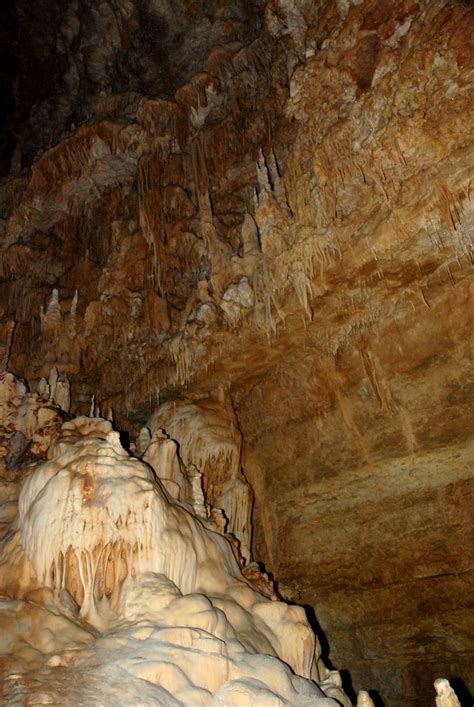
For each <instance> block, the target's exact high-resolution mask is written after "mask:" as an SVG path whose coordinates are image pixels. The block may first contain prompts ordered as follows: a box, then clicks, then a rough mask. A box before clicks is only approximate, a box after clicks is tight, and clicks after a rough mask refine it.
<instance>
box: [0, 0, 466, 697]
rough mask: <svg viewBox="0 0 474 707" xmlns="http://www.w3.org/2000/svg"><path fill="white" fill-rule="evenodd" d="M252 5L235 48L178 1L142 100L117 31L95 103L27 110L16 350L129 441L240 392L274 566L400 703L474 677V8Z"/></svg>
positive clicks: (7, 293) (9, 211) (266, 553)
mask: <svg viewBox="0 0 474 707" xmlns="http://www.w3.org/2000/svg"><path fill="white" fill-rule="evenodd" d="M79 4H80V6H81V7H82V8H83V9H84V11H85V10H86V9H87V8H86V5H87V3H79ZM87 7H88V6H87ZM150 7H151V6H150ZM239 7H240V6H239ZM239 7H237V4H235V6H234V9H231V6H230V5H227V4H226V8H221V9H217V7H216V8H214V7H213V8H212V11H209V17H208V18H207V20H206V22H207V21H208V22H210V23H211V25H212V27H215V28H216V33H217V35H218V36H217V35H216V37H215V38H214V35H213V33H212V32H211V33H210V34H207V33H203V31H202V28H203V27H204V25H205V24H206V22H205V21H204V19H203V18H202V17H201V16H200V15H199V13H200V9H199V7H198V4H196V14H195V15H194V14H193V13H194V5H193V11H192V12H191V13H190V16H189V18H187V19H186V21H185V18H184V16H183V13H182V12H181V9H182V6H181V5H179V7H178V10H177V18H176V28H172V29H171V30H169V33H168V34H166V33H164V34H162V35H160V36H161V37H162V39H161V40H160V41H163V42H164V45H166V46H168V45H167V44H166V42H168V41H169V42H171V40H172V37H173V36H175V35H174V34H173V32H174V31H175V29H176V31H177V28H178V26H180V22H181V21H182V22H183V23H184V25H185V24H186V22H188V21H189V22H191V21H192V22H193V23H194V25H193V26H195V27H196V36H197V37H198V38H199V37H200V41H201V40H202V42H203V43H201V44H200V45H199V50H198V49H197V48H196V46H194V44H193V41H192V37H191V34H192V33H191V32H186V30H185V29H183V33H184V35H185V36H188V35H189V45H186V46H185V49H184V52H183V55H182V56H183V63H182V64H180V63H179V61H177V60H176V59H172V58H171V57H172V56H173V52H171V54H170V55H169V56H170V61H173V62H174V66H175V68H176V72H175V73H173V76H172V81H173V82H175V85H173V86H172V87H171V85H168V86H167V87H164V84H163V85H160V86H158V84H157V85H156V86H154V87H153V90H152V89H151V87H150V86H151V84H150V83H149V82H148V83H147V81H148V79H147V76H148V77H152V76H155V77H156V81H158V82H159V81H163V76H164V74H163V73H162V68H160V69H159V71H158V70H157V72H156V73H153V72H151V73H149V74H147V73H146V71H143V72H142V73H141V74H140V77H139V78H137V79H136V83H135V84H134V85H133V86H131V87H128V88H127V89H124V88H123V87H122V86H121V84H120V80H119V79H120V76H122V75H124V76H130V75H131V72H130V66H129V65H126V66H124V67H123V71H124V74H120V71H119V68H120V66H119V64H117V63H116V62H115V63H114V61H115V59H114V61H112V62H111V63H110V64H107V62H106V56H109V55H108V52H109V50H110V51H111V52H112V54H111V56H112V55H113V57H115V58H116V57H117V56H118V54H117V52H116V49H114V48H111V47H109V45H108V44H107V43H106V44H105V45H104V46H103V48H102V52H100V51H99V52H98V54H99V56H98V57H97V61H99V59H100V62H102V64H101V66H105V65H107V66H108V67H109V68H108V69H107V71H108V72H109V73H107V72H106V76H105V78H106V82H107V84H108V87H107V90H106V95H105V96H104V95H101V94H100V91H101V90H102V88H101V87H100V85H99V84H100V81H99V80H98V79H97V80H96V79H94V78H91V79H90V81H89V83H88V84H87V87H86V88H84V87H83V85H82V84H80V85H79V84H77V82H76V84H77V85H76V84H75V88H74V91H75V94H74V95H75V96H76V97H77V96H82V95H84V96H86V95H87V96H88V101H89V103H87V105H91V106H93V107H92V108H91V109H90V110H92V111H93V115H92V117H91V118H90V119H87V120H83V119H84V117H85V116H82V115H80V116H79V117H78V118H74V121H75V125H74V126H70V125H66V124H65V121H66V122H68V121H69V119H71V120H73V118H69V116H70V115H72V113H71V108H70V105H72V103H71V104H69V103H67V101H66V103H67V105H66V108H65V111H64V113H61V114H59V113H57V118H56V117H55V118H54V119H51V120H48V119H46V118H42V117H41V115H42V114H41V115H40V114H36V113H34V112H33V113H32V114H31V117H29V118H28V125H29V127H28V129H26V128H25V129H24V130H23V131H22V138H21V139H22V140H23V142H24V144H26V142H25V141H27V140H30V141H31V140H33V137H34V140H33V142H32V143H31V144H34V145H35V146H36V147H35V150H37V149H38V147H39V145H42V146H43V148H44V146H45V145H46V143H44V144H43V142H42V141H43V138H44V135H43V128H44V130H46V131H49V132H51V130H53V129H54V130H53V132H54V135H52V137H51V135H49V133H48V136H49V137H48V139H49V140H52V142H53V144H54V146H53V147H52V149H50V150H49V151H46V152H44V153H43V154H39V153H38V152H36V153H35V154H36V161H35V162H34V164H33V166H32V168H31V169H23V170H21V169H20V168H19V167H18V154H17V158H16V161H15V160H12V168H11V174H10V176H9V177H8V178H7V179H5V180H3V182H2V186H1V189H0V200H1V210H2V214H3V216H4V218H3V220H2V222H1V223H0V227H1V249H2V259H1V280H0V355H1V357H2V362H3V365H4V366H5V367H6V366H8V367H9V369H10V370H13V371H15V372H17V373H19V374H21V375H23V376H26V377H27V378H28V380H29V381H30V382H31V384H32V386H33V387H35V386H36V385H37V384H38V383H39V382H40V380H41V378H44V379H46V380H47V379H49V377H50V375H51V370H54V369H57V371H58V373H59V375H61V376H63V377H64V376H67V377H68V379H69V380H70V382H71V400H72V410H73V412H74V413H87V412H88V411H89V409H90V406H91V398H92V396H94V405H95V406H96V408H97V409H98V408H100V410H101V411H102V413H103V414H108V413H109V411H110V410H111V409H113V412H114V415H115V418H116V420H117V422H118V424H119V426H121V427H122V428H125V429H128V430H130V431H131V432H137V431H138V429H139V428H140V427H141V426H142V425H143V424H145V422H146V420H147V419H148V418H149V415H150V413H152V412H153V410H154V408H155V406H156V405H157V404H158V403H160V402H161V404H164V405H167V404H168V401H169V400H174V399H179V400H184V401H187V402H188V403H189V404H193V402H195V401H198V400H203V399H210V400H214V401H219V400H223V399H224V398H225V399H227V400H229V399H230V400H231V401H232V403H233V406H234V408H235V413H236V418H237V423H238V426H239V429H240V432H241V434H242V439H243V454H242V463H243V468H244V473H245V477H246V479H247V480H248V482H249V483H250V485H251V486H252V488H253V492H254V496H255V507H254V514H253V518H254V556H255V558H256V559H262V560H263V561H264V562H265V564H266V569H267V570H268V571H270V572H272V573H273V576H274V578H275V579H276V580H277V581H278V582H279V583H280V587H281V591H282V593H283V594H285V595H287V596H288V597H292V598H294V599H295V600H297V601H301V602H304V603H307V604H308V605H310V606H312V607H317V612H318V619H319V621H320V623H321V626H322V627H323V629H324V631H325V633H326V635H327V638H328V641H329V644H330V646H331V656H332V657H333V660H334V663H335V664H336V665H337V667H338V668H342V667H344V668H347V669H348V670H349V671H350V673H351V676H352V681H353V684H354V686H355V687H356V688H357V689H360V688H362V687H364V688H367V687H368V685H367V682H366V681H365V680H364V682H363V684H362V676H363V675H365V674H366V671H368V670H370V671H371V675H372V680H371V681H370V685H369V687H373V688H374V689H376V690H377V691H378V692H379V694H380V696H381V698H382V699H383V700H384V701H385V703H386V704H387V705H392V704H393V705H398V704H400V705H401V704H404V705H411V704H413V705H424V704H427V703H428V702H429V701H430V700H431V694H432V687H431V684H432V682H433V680H434V678H435V677H437V676H438V675H440V674H443V675H445V676H446V677H449V678H459V679H460V680H463V681H464V683H465V684H466V685H467V686H468V687H469V686H470V689H471V691H472V689H473V685H472V680H473V676H472V668H471V667H470V666H471V665H472V662H473V661H472V645H471V644H470V642H469V635H470V633H472V630H471V631H470V630H469V626H470V623H469V622H470V621H472V614H470V611H471V609H470V606H469V594H470V592H471V593H472V574H471V568H472V555H471V554H470V553H471V549H472V545H473V542H472V540H473V539H472V530H471V526H472V511H471V508H472V478H473V449H472V430H473V429H474V410H473V390H474V370H473V353H474V352H473V336H472V330H473V323H474V322H473V319H474V282H473V277H472V275H473V267H472V263H473V260H472V236H471V233H472V220H473V215H472V207H471V205H470V204H471V202H470V197H469V188H470V178H471V176H470V169H471V166H472V139H471V134H470V130H469V125H470V123H472V99H471V95H472V44H471V41H472V29H473V17H472V8H470V7H469V5H468V4H466V3H463V2H436V3H434V2H425V1H423V2H415V1H414V0H404V1H403V2H381V0H366V1H364V2H362V3H357V4H356V3H352V4H350V3H342V2H341V3H339V2H338V3H333V2H316V3H315V2H309V1H306V0H298V1H297V2H296V1H295V2H286V1H284V0H271V1H269V2H267V3H266V4H265V6H264V7H262V8H261V20H259V19H258V17H257V15H256V14H255V15H254V14H252V18H253V19H251V20H250V19H248V21H247V22H245V21H244V20H242V8H240V9H239ZM157 8H158V5H157V7H156V8H155V9H156V11H157V12H158V9H157ZM71 12H72V11H71ZM161 12H162V15H163V13H165V7H164V4H163V5H162V7H161ZM225 13H227V14H225ZM239 13H240V14H239ZM86 14H87V13H86ZM165 15H166V13H165ZM224 15H225V16H226V18H227V19H226V20H225V22H224V21H223V20H222V18H223V16H224ZM84 16H85V15H84ZM163 16H164V15H163ZM61 17H62V15H61ZM121 17H122V20H123V22H125V25H126V24H127V21H126V19H124V17H125V16H121ZM220 18H221V19H220ZM122 20H121V21H122ZM221 20H222V21H221ZM91 22H92V20H91ZM94 22H95V20H94ZM130 22H132V20H130ZM260 22H261V25H260ZM125 25H124V26H125ZM184 25H183V26H184ZM91 26H94V23H93V22H92V25H88V24H87V23H86V25H84V27H83V28H82V29H81V32H83V33H84V34H83V36H84V38H86V37H87V36H88V35H87V32H91V31H92V29H91ZM127 26H128V25H127ZM206 26H207V25H206ZM103 27H104V25H103V21H101V22H99V29H100V28H102V29H101V31H102V30H103ZM130 27H131V25H130ZM199 28H201V29H199ZM86 30H87V31H86ZM198 30H199V31H198ZM97 31H99V30H97ZM114 32H115V30H114ZM117 32H118V34H120V32H119V31H118V29H117ZM204 35H205V37H204ZM81 36H82V35H81ZM111 36H115V35H114V33H113V32H112V35H111ZM117 36H118V35H117ZM120 36H121V37H122V38H121V40H120V42H122V40H123V35H120ZM214 41H216V46H214V47H213V48H211V44H212V43H213V42H214ZM217 43H218V44H217ZM117 46H118V45H117ZM147 46H148V45H147ZM149 46H150V52H149V53H148V54H147V57H146V58H142V57H141V52H142V48H140V47H137V48H136V51H135V49H134V51H132V52H131V54H130V55H129V56H130V61H136V62H138V64H140V62H143V61H145V62H150V61H154V62H155V63H156V62H158V63H157V64H156V66H158V64H159V61H161V58H160V57H158V55H157V54H155V53H153V51H151V45H149ZM120 47H122V44H120ZM117 51H118V49H117ZM175 53H176V52H175ZM74 56H75V55H74V51H72V49H71V50H70V51H69V50H68V57H69V59H71V58H72V57H74ZM69 59H68V60H69ZM97 61H96V60H94V58H93V57H92V59H91V57H90V56H89V55H87V56H85V57H84V60H83V63H82V64H80V66H81V69H80V72H82V73H83V72H87V71H88V69H87V67H88V66H89V63H88V62H92V64H90V66H92V67H93V68H94V67H95V68H97ZM100 62H99V63H100ZM138 64H137V66H138ZM140 66H141V64H140ZM110 67H112V68H110ZM160 67H162V65H161V64H160ZM195 71H198V72H199V73H194V72H195ZM160 72H161V73H160ZM82 73H81V76H82ZM84 75H85V74H84ZM101 80H102V79H101ZM104 80H105V79H104ZM154 80H155V79H154ZM150 81H151V78H150ZM181 82H184V83H182V85H179V84H181ZM178 85H179V88H178ZM175 89H177V90H176V91H175ZM174 91H175V92H174ZM65 95H66V96H68V97H70V96H71V95H72V94H71V93H70V92H69V91H66V92H65ZM45 100H46V102H48V100H49V97H48V98H47V99H45ZM68 100H69V98H68ZM74 100H75V99H74ZM71 101H72V99H71ZM38 105H40V104H38ZM48 105H50V103H48ZM88 110H89V108H88ZM68 111H69V112H68ZM50 112H51V111H50ZM35 115H36V116H37V117H35ZM55 115H56V114H55ZM66 116H68V117H67V120H66ZM65 128H67V130H68V131H69V132H68V134H65ZM28 131H30V132H28ZM31 136H33V137H31ZM44 139H45V138H44ZM20 143H21V140H20ZM56 143H57V144H56ZM48 144H49V143H48ZM46 146H47V145H46ZM25 154H26V152H25ZM20 162H21V160H20ZM23 162H24V163H25V164H26V163H27V162H28V160H26V161H25V160H23ZM20 166H21V165H20ZM76 291H77V298H76V297H75V293H76ZM41 306H42V307H43V309H42V310H41ZM224 417H225V416H224ZM219 473H220V472H219ZM321 565H322V566H324V567H325V568H327V569H328V571H327V572H326V571H325V572H324V580H323V578H322V577H323V575H322V574H321V572H320V571H319V569H318V568H319V567H320V566H321ZM353 626H355V627H356V631H355V632H354V631H352V630H351V629H352V627H353ZM467 689H468V688H466V690H467ZM466 694H467V693H466ZM466 699H467V698H466Z"/></svg>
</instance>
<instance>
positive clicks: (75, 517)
mask: <svg viewBox="0 0 474 707" xmlns="http://www.w3.org/2000/svg"><path fill="white" fill-rule="evenodd" d="M12 529H13V531H14V532H13V534H12V533H9V534H7V535H6V538H5V540H4V542H3V545H2V552H1V555H0V590H2V591H3V592H6V593H7V595H8V596H10V597H11V598H10V600H8V601H7V600H5V601H3V602H1V603H0V616H1V617H2V626H4V627H5V633H4V636H5V639H4V640H5V641H6V650H5V649H3V648H2V652H4V653H7V657H6V667H5V668H4V679H6V678H7V677H8V674H9V671H11V670H13V666H16V670H15V674H16V676H17V680H19V681H20V684H21V683H22V681H23V680H24V681H25V686H27V685H28V681H33V680H34V681H36V682H38V683H39V684H40V685H41V687H40V688H38V687H36V688H35V691H39V692H40V694H47V695H48V699H49V700H51V699H53V700H59V699H60V697H61V695H63V694H64V690H65V689H66V688H67V689H68V693H67V700H68V702H69V703H70V704H76V703H78V702H79V701H80V700H81V699H94V696H95V699H98V698H99V696H100V699H102V698H103V696H104V695H112V694H114V691H115V690H116V689H117V687H118V685H117V682H116V677H115V673H116V671H117V670H123V671H125V672H126V673H127V676H128V678H129V680H130V684H128V686H127V688H126V692H125V693H123V695H122V699H125V700H127V699H130V700H132V702H130V704H135V702H134V701H133V700H137V699H139V700H140V704H148V703H150V704H151V703H153V704H155V703H156V700H158V701H159V704H162V703H163V704H164V703H165V702H161V701H160V700H164V699H165V696H166V695H168V694H169V695H171V698H170V699H172V700H175V701H176V704H178V702H179V701H180V700H181V701H182V702H184V704H190V705H191V704H209V705H210V704H216V705H217V704H248V705H253V704H283V703H284V701H285V700H287V701H289V702H290V703H291V704H295V705H296V704H301V705H303V704H305V705H306V704H314V705H319V704H321V705H324V704H328V705H329V704H335V703H333V702H332V701H331V700H326V699H324V695H323V692H321V690H319V689H318V687H317V686H316V684H315V683H314V682H311V680H310V678H313V679H315V680H317V681H318V682H320V684H321V685H322V688H323V690H325V691H326V692H327V694H330V695H333V696H336V697H338V698H339V699H342V700H343V702H344V703H346V704H349V702H348V701H347V699H346V698H345V696H344V693H343V692H342V690H341V689H340V687H338V684H340V683H338V680H337V674H335V673H334V672H330V671H328V670H327V669H326V668H325V667H324V665H323V663H322V661H321V660H320V659H319V647H318V644H317V641H316V639H315V636H314V634H313V633H312V631H311V629H310V627H309V625H308V623H307V620H306V617H305V613H304V611H303V609H301V608H299V607H296V606H288V605H286V604H284V603H282V602H279V601H277V600H276V598H275V597H274V601H271V600H269V599H267V598H265V597H264V596H262V595H261V594H259V593H258V591H256V589H255V588H254V587H253V586H252V584H251V582H250V581H249V580H248V579H246V578H245V577H244V576H243V575H242V574H241V573H240V569H239V567H238V565H237V562H236V560H235V559H234V556H233V553H232V550H231V548H230V545H229V544H228V543H227V541H226V540H225V539H223V538H222V537H221V536H220V535H217V534H215V533H212V532H210V531H209V530H207V529H206V528H205V527H204V526H203V525H202V524H201V522H200V521H199V520H198V519H197V518H196V517H195V516H194V515H193V514H192V512H191V509H190V508H189V506H188V507H187V506H186V505H185V504H179V503H171V502H170V501H169V499H168V496H167V495H166V493H165V491H164V489H163V487H162V486H161V484H160V482H159V481H158V480H157V478H156V477H155V475H154V474H153V472H152V471H151V469H150V468H149V467H148V466H147V465H146V464H144V463H143V462H141V461H139V460H138V459H136V458H135V459H134V458H131V457H130V456H129V455H128V454H127V452H126V451H125V450H124V449H123V448H122V447H121V445H120V441H119V436H118V433H117V432H114V431H113V430H112V427H111V425H110V423H109V422H106V421H105V420H100V419H94V418H85V417H83V418H77V419H75V420H72V421H71V422H66V423H64V424H63V426H62V431H61V436H60V438H59V439H58V440H57V441H56V442H55V443H54V444H53V445H52V446H51V448H50V450H49V453H48V460H47V461H45V462H43V463H39V464H38V465H36V467H33V468H32V469H30V470H29V472H28V476H27V478H26V480H25V481H24V483H23V486H22V489H21V493H20V497H19V504H18V516H17V518H16V520H15V521H14V522H13V524H12ZM18 539H19V540H20V544H21V548H22V549H23V552H24V556H23V559H22V561H20V560H19V556H20V555H21V550H20V547H19V544H18ZM32 569H33V570H34V572H32ZM27 578H28V579H27ZM13 597H15V600H13ZM30 601H33V602H34V604H33V605H32V604H31V603H29V602H30ZM41 606H42V607H43V608H41ZM12 615H15V616H17V617H23V618H22V620H23V621H24V622H26V623H27V624H28V626H29V630H28V633H25V634H22V632H21V630H19V629H18V625H17V623H16V622H15V621H13V623H12ZM78 622H79V623H78ZM92 627H94V628H95V629H99V630H100V631H101V635H100V637H96V634H94V632H93V629H92ZM57 631H59V633H60V637H59V639H56V638H55V633H56V632H57ZM25 639H27V640H28V642H29V643H30V644H31V645H32V646H33V647H32V649H31V651H32V652H33V653H34V655H35V665H36V663H38V665H43V668H45V669H47V670H49V673H48V674H50V675H51V676H52V675H54V673H55V668H57V667H58V666H61V667H66V668H67V673H68V676H66V675H64V674H63V673H61V675H60V676H59V678H58V679H57V680H56V679H53V686H52V687H51V685H50V684H49V682H50V679H49V678H48V677H46V676H41V675H39V674H38V675H36V674H35V673H34V672H32V670H31V669H28V671H27V672H26V673H24V672H23V670H24V669H25V665H24V661H25V660H26V659H27V656H28V653H27V652H26V653H25V651H24V650H22V649H21V647H18V645H17V644H18V642H20V644H21V641H22V640H25ZM15 646H16V647H17V648H18V650H17V648H15ZM9 647H10V650H8V648H9ZM80 648H82V649H83V650H79V649H80ZM15 661H16V662H15ZM97 663H98V664H99V667H96V668H93V669H92V675H91V680H90V681H88V684H87V685H84V686H82V687H80V686H79V685H74V682H75V681H74V678H73V676H74V674H75V671H76V670H77V671H81V670H84V669H88V667H87V666H88V665H92V664H97ZM288 666H289V667H288ZM290 668H291V670H290ZM56 672H57V671H56ZM71 679H73V683H72V685H71ZM102 679H106V681H107V684H106V686H105V687H104V685H103V684H100V681H101V680H102ZM141 680H145V681H146V685H147V688H146V690H145V693H144V694H145V697H144V696H143V695H142V694H141V693H140V684H141V683H140V681H141ZM16 684H17V683H16ZM10 690H11V691H10V692H9V688H8V685H6V686H5V687H4V691H6V692H5V697H6V699H7V700H8V699H13V698H14V696H15V690H14V685H11V688H10ZM102 690H105V692H102ZM154 700H155V701H154ZM166 704H174V702H169V703H166Z"/></svg>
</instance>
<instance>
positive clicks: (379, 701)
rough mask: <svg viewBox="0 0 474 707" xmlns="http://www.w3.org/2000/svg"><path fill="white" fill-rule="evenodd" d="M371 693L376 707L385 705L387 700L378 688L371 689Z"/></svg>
mask: <svg viewBox="0 0 474 707" xmlns="http://www.w3.org/2000/svg"><path fill="white" fill-rule="evenodd" d="M369 695H370V697H371V698H372V702H373V703H374V705H375V707H385V702H384V701H383V700H382V698H381V697H380V695H379V693H378V692H377V690H369Z"/></svg>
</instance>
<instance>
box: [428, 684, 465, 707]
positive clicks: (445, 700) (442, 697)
mask: <svg viewBox="0 0 474 707" xmlns="http://www.w3.org/2000/svg"><path fill="white" fill-rule="evenodd" d="M434 686H435V690H436V707H461V703H460V702H459V700H458V698H457V696H456V693H455V692H454V690H453V688H452V687H451V685H450V684H449V681H448V680H446V679H445V678H438V680H436V681H435V684H434Z"/></svg>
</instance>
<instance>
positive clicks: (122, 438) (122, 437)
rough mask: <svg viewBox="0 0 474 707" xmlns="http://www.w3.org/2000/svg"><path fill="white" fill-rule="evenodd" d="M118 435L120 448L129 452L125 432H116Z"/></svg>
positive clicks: (127, 436)
mask: <svg viewBox="0 0 474 707" xmlns="http://www.w3.org/2000/svg"><path fill="white" fill-rule="evenodd" d="M118 433H119V435H120V444H121V445H122V447H123V448H124V449H125V450H126V451H127V452H129V451H130V441H131V440H130V435H129V433H128V432H127V431H126V430H118Z"/></svg>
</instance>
